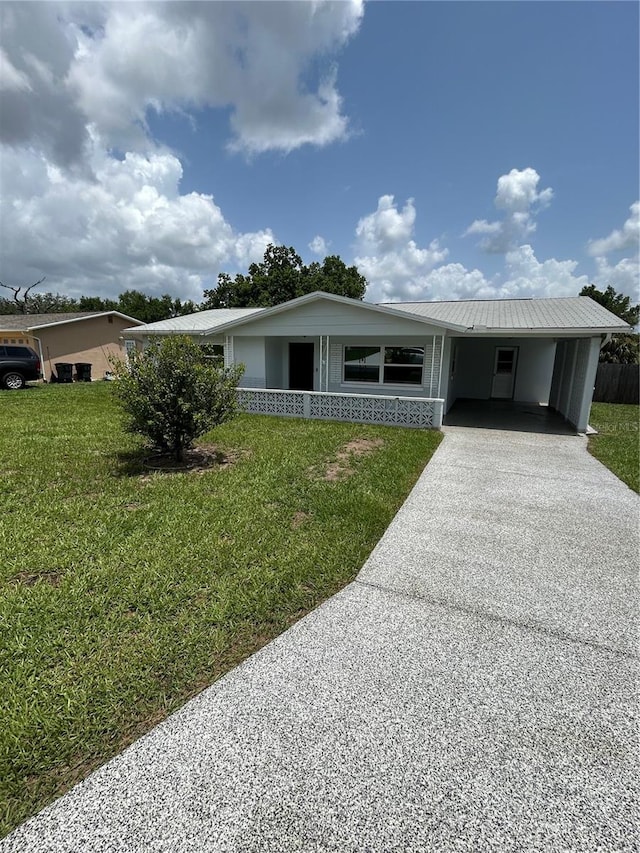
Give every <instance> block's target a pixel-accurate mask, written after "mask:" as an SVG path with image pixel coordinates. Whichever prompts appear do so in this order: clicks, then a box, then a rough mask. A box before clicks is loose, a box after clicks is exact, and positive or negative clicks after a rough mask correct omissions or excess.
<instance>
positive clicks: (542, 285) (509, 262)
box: [497, 245, 589, 299]
mask: <svg viewBox="0 0 640 853" xmlns="http://www.w3.org/2000/svg"><path fill="white" fill-rule="evenodd" d="M577 267H578V261H574V260H566V261H558V260H556V259H555V258H549V259H548V260H546V261H539V260H538V259H537V258H536V256H535V254H534V251H533V249H532V247H531V246H529V245H524V246H518V248H517V249H513V250H512V251H510V252H508V253H507V255H506V258H505V276H504V278H505V282H504V284H502V285H501V286H500V288H499V289H498V290H497V296H498V297H499V298H503V299H505V298H514V297H523V296H537V297H553V296H577V295H578V293H579V292H580V291H581V290H582V288H583V287H584V286H585V285H587V284H589V279H588V278H587V276H586V275H575V271H576V268H577Z"/></svg>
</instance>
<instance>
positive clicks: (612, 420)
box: [589, 403, 640, 492]
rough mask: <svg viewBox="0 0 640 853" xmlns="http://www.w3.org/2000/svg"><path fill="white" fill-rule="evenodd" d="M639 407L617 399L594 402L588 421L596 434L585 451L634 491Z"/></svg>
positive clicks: (639, 477)
mask: <svg viewBox="0 0 640 853" xmlns="http://www.w3.org/2000/svg"><path fill="white" fill-rule="evenodd" d="M639 420H640V408H639V407H638V406H625V405H622V404H621V403H594V404H593V406H592V408H591V417H590V418H589V422H590V424H591V426H592V427H593V428H594V429H597V430H598V435H592V436H590V438H589V452H590V453H592V454H593V455H594V456H595V457H596V459H599V460H600V462H602V464H603V465H606V466H607V468H609V469H610V470H611V471H613V473H614V474H615V475H616V477H619V478H620V479H621V480H623V481H624V482H625V483H626V484H627V485H628V486H629V487H630V488H632V489H633V490H634V491H636V492H637V491H640V444H639V434H638V425H639Z"/></svg>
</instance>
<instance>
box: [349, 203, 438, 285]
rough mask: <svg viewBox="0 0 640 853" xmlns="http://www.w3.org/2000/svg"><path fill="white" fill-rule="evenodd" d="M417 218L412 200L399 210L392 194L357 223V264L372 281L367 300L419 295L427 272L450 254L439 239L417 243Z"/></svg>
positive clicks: (370, 281) (368, 279) (369, 280)
mask: <svg viewBox="0 0 640 853" xmlns="http://www.w3.org/2000/svg"><path fill="white" fill-rule="evenodd" d="M415 218H416V210H415V206H414V203H413V199H409V200H408V201H407V202H406V204H405V206H404V207H403V208H402V210H399V209H398V206H397V204H396V202H395V200H394V197H393V196H392V195H383V196H380V198H379V199H378V207H377V209H376V210H375V211H374V212H373V213H370V214H368V215H367V216H364V217H363V218H362V219H360V221H359V222H358V225H357V227H356V258H355V263H356V266H357V267H358V269H359V270H360V272H361V273H362V274H363V275H364V276H365V278H366V279H367V281H368V282H369V289H368V291H367V299H368V300H370V301H373V302H391V301H398V300H404V301H407V300H410V299H414V298H418V297H417V294H418V293H420V291H421V290H422V287H423V284H422V281H423V279H424V277H425V276H426V274H427V273H428V272H429V271H430V270H431V269H433V267H434V266H435V265H436V264H439V263H441V262H442V261H444V260H445V258H446V257H447V250H446V249H443V248H441V246H440V244H439V243H438V240H432V241H431V242H430V243H429V245H428V246H427V247H424V248H420V247H419V246H418V245H417V243H416V242H415V240H414V239H413V236H414V224H415Z"/></svg>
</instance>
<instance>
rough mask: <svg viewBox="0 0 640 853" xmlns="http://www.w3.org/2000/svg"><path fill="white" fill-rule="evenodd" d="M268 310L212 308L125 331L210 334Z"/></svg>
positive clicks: (156, 333) (160, 333) (148, 333)
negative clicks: (235, 321) (219, 327)
mask: <svg viewBox="0 0 640 853" xmlns="http://www.w3.org/2000/svg"><path fill="white" fill-rule="evenodd" d="M266 310H267V309H266V308H212V309H211V310H210V311H197V312H196V313H195V314H185V315H184V316H182V317H172V318H171V319H170V320H158V321H157V322H156V323H146V324H145V326H144V327H143V328H139V329H135V330H130V329H125V331H127V332H128V331H139V332H144V334H145V335H164V334H176V333H177V334H180V333H181V332H183V333H184V334H190V333H191V332H209V331H212V330H215V329H216V328H217V327H218V326H225V325H226V324H227V323H231V322H233V321H234V320H240V319H242V318H244V317H247V316H249V315H250V314H257V313H259V312H261V311H266Z"/></svg>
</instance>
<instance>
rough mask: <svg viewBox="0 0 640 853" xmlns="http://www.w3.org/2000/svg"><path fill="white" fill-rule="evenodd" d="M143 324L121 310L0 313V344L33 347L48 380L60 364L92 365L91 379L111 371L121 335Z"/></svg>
mask: <svg viewBox="0 0 640 853" xmlns="http://www.w3.org/2000/svg"><path fill="white" fill-rule="evenodd" d="M132 325H134V326H141V325H143V324H142V321H140V320H136V319H135V317H128V316H127V315H126V314H121V313H120V311H76V312H71V313H68V312H67V313H60V314H0V344H4V345H6V344H9V345H11V344H23V345H26V346H30V347H33V349H34V350H35V351H36V352H37V353H38V354H39V356H40V360H41V362H42V372H43V375H44V378H45V379H51V377H52V375H53V376H56V375H57V374H56V368H55V365H56V363H57V362H66V363H68V364H73V365H75V364H79V363H83V364H90V365H91V377H92V379H102V378H103V377H104V374H105V373H106V372H107V371H108V370H110V369H111V368H110V362H109V358H110V357H111V356H115V357H117V358H122V357H123V355H124V353H125V349H124V346H125V345H124V343H123V340H122V332H123V330H124V329H129V328H131V326H132Z"/></svg>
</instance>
